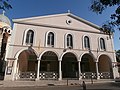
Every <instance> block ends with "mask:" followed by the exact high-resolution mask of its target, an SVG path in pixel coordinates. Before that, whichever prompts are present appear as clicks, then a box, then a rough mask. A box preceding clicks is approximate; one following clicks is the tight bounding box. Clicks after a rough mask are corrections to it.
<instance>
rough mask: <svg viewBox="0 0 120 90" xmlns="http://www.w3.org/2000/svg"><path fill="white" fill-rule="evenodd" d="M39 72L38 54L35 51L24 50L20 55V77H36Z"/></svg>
mask: <svg viewBox="0 0 120 90" xmlns="http://www.w3.org/2000/svg"><path fill="white" fill-rule="evenodd" d="M36 72H37V55H36V54H35V53H34V51H33V50H32V49H31V50H24V51H22V52H21V53H20V55H19V56H18V73H19V77H20V79H22V78H23V79H26V78H27V79H35V78H36Z"/></svg>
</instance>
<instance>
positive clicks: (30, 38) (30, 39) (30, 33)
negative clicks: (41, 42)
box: [26, 30, 34, 45]
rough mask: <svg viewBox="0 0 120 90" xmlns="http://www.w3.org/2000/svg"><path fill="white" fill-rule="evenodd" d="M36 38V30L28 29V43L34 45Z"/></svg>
mask: <svg viewBox="0 0 120 90" xmlns="http://www.w3.org/2000/svg"><path fill="white" fill-rule="evenodd" d="M33 38H34V32H33V31H32V30H29V31H27V35H26V44H29V45H32V44H33Z"/></svg>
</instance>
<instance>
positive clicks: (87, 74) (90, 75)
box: [81, 72, 97, 79]
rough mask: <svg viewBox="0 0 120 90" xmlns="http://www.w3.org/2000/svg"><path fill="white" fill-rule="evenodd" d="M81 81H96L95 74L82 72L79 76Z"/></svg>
mask: <svg viewBox="0 0 120 90" xmlns="http://www.w3.org/2000/svg"><path fill="white" fill-rule="evenodd" d="M81 76H82V79H91V78H92V79H96V78H97V74H96V73H93V72H84V73H82V74H81Z"/></svg>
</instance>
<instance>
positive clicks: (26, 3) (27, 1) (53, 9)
mask: <svg viewBox="0 0 120 90" xmlns="http://www.w3.org/2000/svg"><path fill="white" fill-rule="evenodd" d="M91 1H92V0H10V4H11V5H12V7H13V8H12V9H11V10H7V11H6V13H5V15H6V16H8V17H9V18H10V19H17V18H26V17H33V16H34V17H35V16H44V15H51V14H61V13H66V12H67V11H68V10H70V12H71V13H72V14H74V15H76V16H79V17H81V18H83V19H85V20H88V21H90V22H92V23H94V24H96V25H98V26H102V24H103V23H105V22H106V21H107V20H110V14H112V13H114V11H115V7H113V8H108V9H106V10H105V11H104V12H103V13H102V14H101V15H98V14H96V13H93V12H92V11H90V5H91ZM0 13H2V11H0ZM119 36H120V32H119V31H118V30H116V31H115V34H114V48H115V50H118V49H120V40H119Z"/></svg>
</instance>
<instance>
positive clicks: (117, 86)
mask: <svg viewBox="0 0 120 90" xmlns="http://www.w3.org/2000/svg"><path fill="white" fill-rule="evenodd" d="M0 90H82V87H81V86H79V85H76V86H75V85H74V86H73V85H71V86H41V87H37V86H33V87H0ZM87 90H120V83H96V84H87Z"/></svg>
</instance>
